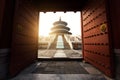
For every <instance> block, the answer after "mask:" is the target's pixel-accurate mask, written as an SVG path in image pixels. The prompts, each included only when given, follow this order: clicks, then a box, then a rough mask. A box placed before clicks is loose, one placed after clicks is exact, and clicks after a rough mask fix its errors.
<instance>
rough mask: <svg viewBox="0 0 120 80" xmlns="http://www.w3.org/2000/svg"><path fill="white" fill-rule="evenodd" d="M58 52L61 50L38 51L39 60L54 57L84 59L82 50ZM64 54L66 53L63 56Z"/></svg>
mask: <svg viewBox="0 0 120 80" xmlns="http://www.w3.org/2000/svg"><path fill="white" fill-rule="evenodd" d="M58 51H59V50H38V58H54V57H58V58H60V57H61V58H62V57H64V58H82V51H81V50H62V51H63V52H59V53H58ZM56 53H57V54H56ZM60 53H61V54H60ZM63 53H65V54H63ZM58 54H59V55H58Z"/></svg>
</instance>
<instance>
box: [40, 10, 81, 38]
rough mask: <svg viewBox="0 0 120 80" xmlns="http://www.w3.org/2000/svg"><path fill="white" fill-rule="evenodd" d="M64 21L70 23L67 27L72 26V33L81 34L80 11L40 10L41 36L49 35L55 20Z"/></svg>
mask: <svg viewBox="0 0 120 80" xmlns="http://www.w3.org/2000/svg"><path fill="white" fill-rule="evenodd" d="M60 17H61V20H62V21H65V22H67V23H68V25H67V27H69V28H70V32H71V33H72V35H81V21H80V20H81V19H80V18H81V17H80V12H76V13H74V12H66V13H64V12H56V13H54V12H46V13H44V12H40V14H39V36H41V35H42V36H48V35H49V33H50V31H51V30H50V29H51V28H52V27H53V23H54V22H55V21H59V18H60Z"/></svg>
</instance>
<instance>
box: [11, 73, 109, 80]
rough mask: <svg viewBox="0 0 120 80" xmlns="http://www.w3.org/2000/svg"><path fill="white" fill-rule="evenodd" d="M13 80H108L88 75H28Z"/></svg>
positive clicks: (100, 76)
mask: <svg viewBox="0 0 120 80" xmlns="http://www.w3.org/2000/svg"><path fill="white" fill-rule="evenodd" d="M11 80H107V79H105V78H104V76H102V75H90V74H89V75H88V74H26V75H20V76H17V77H15V78H13V79H11Z"/></svg>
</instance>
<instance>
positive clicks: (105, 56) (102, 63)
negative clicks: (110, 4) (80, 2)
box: [82, 0, 113, 77]
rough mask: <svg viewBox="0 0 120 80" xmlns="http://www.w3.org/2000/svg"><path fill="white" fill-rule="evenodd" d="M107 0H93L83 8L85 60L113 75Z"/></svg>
mask: <svg viewBox="0 0 120 80" xmlns="http://www.w3.org/2000/svg"><path fill="white" fill-rule="evenodd" d="M106 16H107V14H106V3H105V0H91V1H90V2H88V3H87V4H86V6H85V7H84V9H83V10H82V23H83V24H82V27H83V29H82V30H83V53H84V54H83V55H84V60H85V61H87V62H89V63H91V64H93V65H94V66H95V67H97V68H98V69H100V70H101V71H102V72H103V73H105V74H106V75H108V76H110V77H113V59H112V57H113V56H112V53H111V48H110V45H111V43H110V41H109V36H110V35H109V26H108V22H107V17H106Z"/></svg>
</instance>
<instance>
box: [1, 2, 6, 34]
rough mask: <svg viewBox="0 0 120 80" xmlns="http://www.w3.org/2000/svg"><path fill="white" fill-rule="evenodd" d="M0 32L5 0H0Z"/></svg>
mask: <svg viewBox="0 0 120 80" xmlns="http://www.w3.org/2000/svg"><path fill="white" fill-rule="evenodd" d="M0 5H1V6H0V34H1V27H2V19H3V14H4V9H5V8H4V7H5V0H0Z"/></svg>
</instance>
